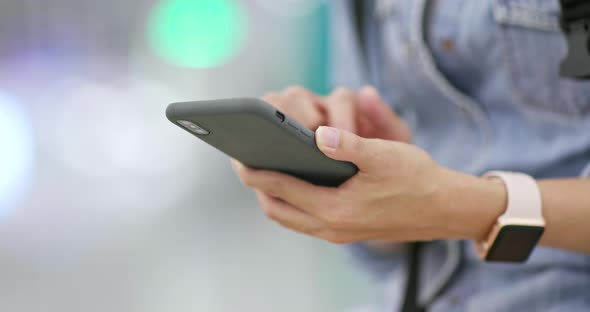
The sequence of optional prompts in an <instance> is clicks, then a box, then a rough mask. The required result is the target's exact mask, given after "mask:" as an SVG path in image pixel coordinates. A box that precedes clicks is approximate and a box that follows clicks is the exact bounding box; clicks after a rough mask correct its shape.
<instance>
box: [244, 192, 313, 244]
mask: <svg viewBox="0 0 590 312" xmlns="http://www.w3.org/2000/svg"><path fill="white" fill-rule="evenodd" d="M256 196H257V197H258V201H259V202H260V206H261V208H262V210H263V211H264V213H265V214H266V215H267V216H268V217H269V218H270V219H272V220H274V221H276V222H278V223H279V224H281V225H282V226H284V227H287V228H289V229H292V230H294V231H297V232H300V233H304V234H309V235H314V234H316V233H317V232H318V231H319V230H320V229H322V228H323V224H322V222H321V221H320V220H319V219H317V218H315V217H313V216H311V215H309V214H307V213H305V212H304V211H303V210H301V209H298V208H297V207H295V206H293V205H291V204H289V203H287V202H285V201H283V200H280V199H277V198H273V197H272V196H269V195H267V194H265V193H263V192H260V191H256Z"/></svg>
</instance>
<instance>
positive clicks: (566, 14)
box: [560, 0, 590, 79]
mask: <svg viewBox="0 0 590 312" xmlns="http://www.w3.org/2000/svg"><path fill="white" fill-rule="evenodd" d="M560 3H561V28H562V29H563V32H564V33H565V35H566V39H567V44H568V54H567V56H566V57H565V59H564V60H563V61H562V62H561V68H560V73H561V75H562V76H564V77H570V78H576V79H590V1H588V0H560Z"/></svg>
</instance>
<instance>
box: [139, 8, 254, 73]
mask: <svg viewBox="0 0 590 312" xmlns="http://www.w3.org/2000/svg"><path fill="white" fill-rule="evenodd" d="M247 26H248V25H247V21H246V16H245V13H244V11H243V9H242V7H240V6H239V5H238V4H237V3H236V2H235V1H232V0H165V1H162V2H161V3H160V4H159V5H157V6H156V7H155V8H154V10H153V12H152V15H151V18H150V22H149V25H148V39H149V41H150V44H151V45H152V47H153V49H154V50H155V51H156V53H157V54H158V55H159V56H161V57H162V58H163V59H165V60H166V61H167V62H170V63H172V64H174V65H178V66H183V67H191V68H210V67H216V66H219V65H223V64H224V63H226V62H227V61H229V60H230V59H231V58H232V57H233V56H235V55H236V53H237V52H238V50H239V48H240V47H241V45H242V43H243V41H244V39H245V36H246V32H247Z"/></svg>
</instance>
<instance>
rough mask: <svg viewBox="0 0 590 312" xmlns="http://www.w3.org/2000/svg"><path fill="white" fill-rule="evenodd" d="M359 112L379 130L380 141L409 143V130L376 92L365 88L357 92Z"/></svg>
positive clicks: (370, 88) (368, 87)
mask: <svg viewBox="0 0 590 312" xmlns="http://www.w3.org/2000/svg"><path fill="white" fill-rule="evenodd" d="M358 101H359V112H360V113H361V114H362V115H364V116H366V117H367V119H368V120H369V121H370V122H371V124H372V125H373V126H374V127H375V128H377V129H380V131H379V133H382V134H384V135H382V137H380V138H381V139H388V140H396V141H403V142H409V141H410V129H409V128H408V126H407V124H406V123H405V122H404V121H403V120H402V119H401V118H399V116H398V115H397V114H396V113H395V112H394V111H393V109H392V108H391V107H390V106H389V105H388V104H387V103H385V101H383V99H382V98H381V96H380V95H379V93H378V92H377V90H376V89H375V88H373V87H370V86H367V87H364V88H362V89H361V90H360V91H359V95H358Z"/></svg>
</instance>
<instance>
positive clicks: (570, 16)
mask: <svg viewBox="0 0 590 312" xmlns="http://www.w3.org/2000/svg"><path fill="white" fill-rule="evenodd" d="M560 1H561V11H562V13H561V17H562V19H563V21H565V22H566V23H570V22H574V21H577V20H580V19H588V18H590V1H588V0H560Z"/></svg>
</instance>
